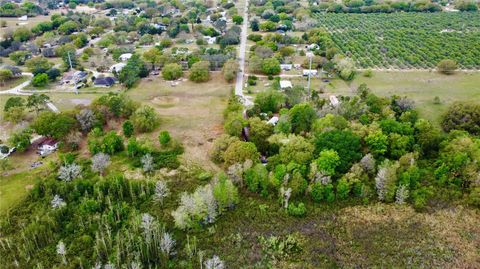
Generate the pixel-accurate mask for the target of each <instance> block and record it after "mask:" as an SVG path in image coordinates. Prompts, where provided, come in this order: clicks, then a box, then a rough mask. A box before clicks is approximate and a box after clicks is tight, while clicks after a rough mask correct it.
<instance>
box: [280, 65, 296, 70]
mask: <svg viewBox="0 0 480 269" xmlns="http://www.w3.org/2000/svg"><path fill="white" fill-rule="evenodd" d="M292 66H293V65H292V64H281V65H280V68H281V69H282V70H284V71H290V70H292Z"/></svg>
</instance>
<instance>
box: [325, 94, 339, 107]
mask: <svg viewBox="0 0 480 269" xmlns="http://www.w3.org/2000/svg"><path fill="white" fill-rule="evenodd" d="M328 99H330V104H331V105H332V106H338V105H339V104H340V101H338V99H337V97H336V96H335V95H330V96H329V97H328Z"/></svg>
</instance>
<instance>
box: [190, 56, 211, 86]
mask: <svg viewBox="0 0 480 269" xmlns="http://www.w3.org/2000/svg"><path fill="white" fill-rule="evenodd" d="M209 68H210V63H209V62H208V61H200V62H197V63H194V64H193V65H192V68H190V74H189V75H188V79H190V80H191V81H193V82H205V81H208V80H209V79H210V70H209Z"/></svg>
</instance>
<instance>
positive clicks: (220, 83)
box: [127, 73, 233, 168]
mask: <svg viewBox="0 0 480 269" xmlns="http://www.w3.org/2000/svg"><path fill="white" fill-rule="evenodd" d="M149 80H151V81H149ZM232 87H233V85H232V84H227V83H226V82H225V80H224V79H223V77H222V75H221V74H220V73H212V78H211V80H210V81H209V82H207V83H200V84H198V83H193V82H190V81H188V80H186V79H184V80H183V81H181V82H180V83H179V85H177V86H175V87H172V86H171V83H170V82H168V81H164V80H163V79H161V78H160V77H158V76H156V77H154V78H151V79H146V80H145V79H144V80H142V81H141V83H140V84H139V85H138V86H137V87H135V88H133V89H131V90H129V91H128V92H127V93H128V95H129V96H130V97H131V98H132V99H134V100H137V101H139V102H141V103H144V104H147V105H150V106H152V107H154V108H155V109H156V110H157V112H158V113H159V115H160V118H161V123H160V129H162V130H168V131H169V132H170V133H171V134H172V136H173V137H176V138H178V139H180V141H181V142H182V143H183V144H184V146H185V149H186V153H185V154H184V156H185V157H186V158H188V159H189V160H195V161H196V162H200V163H202V164H206V165H210V166H211V167H212V168H215V166H214V165H213V164H212V163H211V162H210V160H209V158H208V151H209V149H210V147H211V144H212V141H213V139H214V138H216V137H217V136H218V135H220V134H221V133H222V132H223V125H222V120H223V118H222V110H223V108H224V106H225V104H226V100H227V98H228V94H229V92H230V90H231V89H232ZM147 136H150V138H151V140H152V141H155V142H157V138H156V137H152V136H153V134H150V135H148V134H147Z"/></svg>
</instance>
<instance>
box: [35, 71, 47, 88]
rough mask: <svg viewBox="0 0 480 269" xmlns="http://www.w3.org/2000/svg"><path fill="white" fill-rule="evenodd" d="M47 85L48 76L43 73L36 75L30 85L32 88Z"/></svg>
mask: <svg viewBox="0 0 480 269" xmlns="http://www.w3.org/2000/svg"><path fill="white" fill-rule="evenodd" d="M47 84H48V75H47V74H45V73H41V74H37V75H35V77H33V79H32V85H33V86H34V87H44V86H46V85H47Z"/></svg>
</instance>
